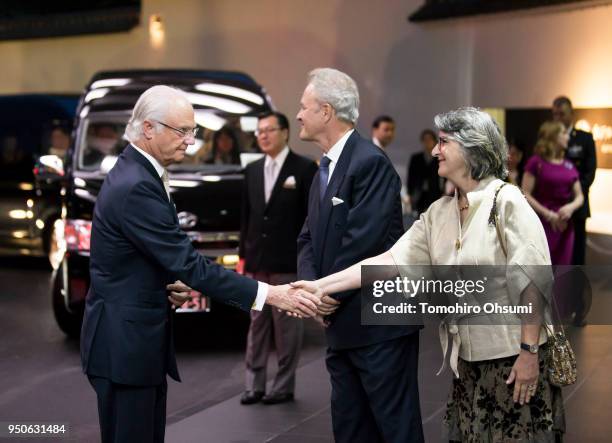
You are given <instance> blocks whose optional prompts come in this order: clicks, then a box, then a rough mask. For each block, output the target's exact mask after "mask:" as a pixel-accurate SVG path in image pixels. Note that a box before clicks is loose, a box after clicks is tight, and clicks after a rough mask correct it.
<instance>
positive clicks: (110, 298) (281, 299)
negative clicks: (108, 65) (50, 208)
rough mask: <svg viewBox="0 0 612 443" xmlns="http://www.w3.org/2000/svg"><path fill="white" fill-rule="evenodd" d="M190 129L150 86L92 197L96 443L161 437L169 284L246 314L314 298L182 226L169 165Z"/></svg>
mask: <svg viewBox="0 0 612 443" xmlns="http://www.w3.org/2000/svg"><path fill="white" fill-rule="evenodd" d="M196 131H197V129H196V128H195V121H194V112H193V108H192V106H191V104H190V102H189V100H188V99H187V97H186V96H185V95H184V93H182V92H181V91H179V90H176V89H173V88H170V87H167V86H162V85H158V86H154V87H152V88H150V89H148V90H147V91H145V92H144V93H143V94H142V95H141V96H140V98H139V99H138V101H137V103H136V106H135V107H134V110H133V113H132V117H131V118H130V121H129V122H128V125H127V128H126V134H125V135H126V138H127V139H128V140H129V141H130V142H131V144H130V145H129V146H128V147H126V148H125V150H124V151H123V152H122V154H121V156H120V157H119V159H118V160H117V163H116V164H115V166H114V167H113V168H112V169H111V171H110V172H109V174H108V175H107V177H106V179H105V180H104V183H103V185H102V188H101V189H100V193H99V194H98V198H97V201H96V205H95V209H94V215H93V222H92V232H91V254H90V275H91V284H90V289H89V292H88V294H87V299H86V307H85V317H84V321H83V329H82V334H81V360H82V364H83V370H84V372H85V373H86V374H87V376H88V378H89V381H90V383H91V385H92V386H93V388H94V390H95V392H96V395H97V399H98V414H99V419H100V430H101V440H102V442H126V443H127V442H130V443H131V442H143V443H147V442H163V440H164V434H165V423H166V391H167V384H166V374H168V375H170V377H172V378H173V379H175V380H177V381H180V378H179V374H178V369H177V365H176V360H175V356H174V344H173V338H172V315H171V304H174V305H176V306H180V305H181V304H183V303H184V302H185V301H186V299H187V298H188V295H187V294H185V295H183V294H182V293H180V292H176V291H171V292H170V295H169V296H168V295H167V289H166V287H167V285H168V284H170V283H172V282H174V281H176V280H181V281H184V282H185V283H186V284H188V285H189V286H191V287H193V288H195V289H196V290H198V291H200V292H202V293H205V294H206V295H208V296H210V297H212V298H213V299H216V300H217V301H220V302H223V303H226V304H228V305H231V306H234V307H236V308H240V309H243V310H245V311H250V310H251V309H255V310H261V309H262V307H263V306H264V303H267V304H270V305H272V306H275V307H277V308H279V309H283V310H287V311H290V312H293V313H298V314H300V315H304V316H309V315H313V314H314V312H315V310H316V299H314V298H308V297H297V296H295V295H294V294H283V293H282V290H281V289H280V288H284V289H285V290H286V289H288V286H283V287H279V288H277V287H273V286H268V284H267V283H261V282H257V281H255V280H252V279H250V278H247V277H244V276H241V275H239V274H237V273H235V272H233V271H228V270H226V269H225V268H223V267H222V266H219V265H217V264H215V263H211V262H209V261H208V260H206V259H205V258H204V257H202V256H201V255H200V254H199V253H198V252H197V251H196V250H195V249H194V248H193V246H192V245H191V241H190V240H189V238H188V237H187V235H186V234H185V233H184V232H183V231H182V230H181V229H180V228H179V223H178V218H177V215H176V211H175V208H174V204H173V203H172V198H171V196H170V192H169V184H168V173H167V171H166V167H167V166H168V165H170V164H172V163H176V162H180V161H181V160H183V157H184V156H185V150H186V149H187V146H189V145H191V144H193V143H194V136H195V133H196ZM179 286H183V285H179ZM170 288H171V289H172V288H173V286H172V285H171V286H170ZM169 302H170V303H169Z"/></svg>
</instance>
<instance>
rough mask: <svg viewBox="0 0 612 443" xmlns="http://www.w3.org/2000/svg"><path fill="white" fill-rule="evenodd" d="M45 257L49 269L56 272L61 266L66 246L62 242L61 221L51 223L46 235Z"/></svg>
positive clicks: (62, 230)
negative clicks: (47, 260) (49, 266)
mask: <svg viewBox="0 0 612 443" xmlns="http://www.w3.org/2000/svg"><path fill="white" fill-rule="evenodd" d="M46 244H47V257H48V259H49V264H50V265H51V269H53V270H56V269H58V268H59V267H60V265H61V264H62V260H63V259H64V254H65V252H66V245H65V242H64V222H63V221H62V220H61V219H56V220H54V221H53V223H52V224H51V226H50V227H49V230H48V233H47V239H46Z"/></svg>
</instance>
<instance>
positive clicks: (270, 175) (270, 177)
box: [264, 161, 276, 203]
mask: <svg viewBox="0 0 612 443" xmlns="http://www.w3.org/2000/svg"><path fill="white" fill-rule="evenodd" d="M275 172H276V162H275V161H271V162H270V163H268V165H267V166H266V174H265V177H264V192H265V197H266V203H268V200H270V196H271V195H272V188H274V182H275V181H276V180H275V179H274V173H275Z"/></svg>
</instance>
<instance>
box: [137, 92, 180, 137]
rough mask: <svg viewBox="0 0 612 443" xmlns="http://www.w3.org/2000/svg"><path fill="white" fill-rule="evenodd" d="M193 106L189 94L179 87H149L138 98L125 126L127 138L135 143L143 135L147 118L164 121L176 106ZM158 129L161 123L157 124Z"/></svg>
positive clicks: (158, 129)
mask: <svg viewBox="0 0 612 443" xmlns="http://www.w3.org/2000/svg"><path fill="white" fill-rule="evenodd" d="M181 105H182V106H191V102H190V101H189V99H188V98H187V95H186V94H185V93H184V92H183V91H181V90H180V89H177V88H172V87H170V86H166V85H156V86H152V87H150V88H149V89H147V90H146V91H145V92H143V93H142V95H141V96H140V97H139V98H138V101H137V102H136V105H135V106H134V110H133V111H132V116H131V117H130V120H129V122H128V124H127V126H126V127H125V138H126V139H127V140H128V141H129V142H132V143H134V142H135V141H136V140H138V139H139V138H140V136H141V135H142V124H143V122H144V121H145V120H150V121H151V120H155V121H163V120H165V118H166V116H167V115H168V113H169V112H170V111H172V110H173V109H176V106H181ZM156 129H157V131H160V130H161V125H158V124H156Z"/></svg>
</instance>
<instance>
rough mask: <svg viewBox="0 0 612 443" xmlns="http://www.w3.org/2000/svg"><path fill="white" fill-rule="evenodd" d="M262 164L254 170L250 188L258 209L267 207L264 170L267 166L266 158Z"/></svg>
mask: <svg viewBox="0 0 612 443" xmlns="http://www.w3.org/2000/svg"><path fill="white" fill-rule="evenodd" d="M260 163H261V164H258V165H256V167H254V168H253V175H252V176H251V181H250V183H249V187H252V188H253V193H254V195H253V197H254V199H255V200H254V201H255V204H256V207H258V208H265V207H266V191H265V183H264V168H265V165H266V162H265V157H264V159H262V161H261V162H260Z"/></svg>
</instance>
